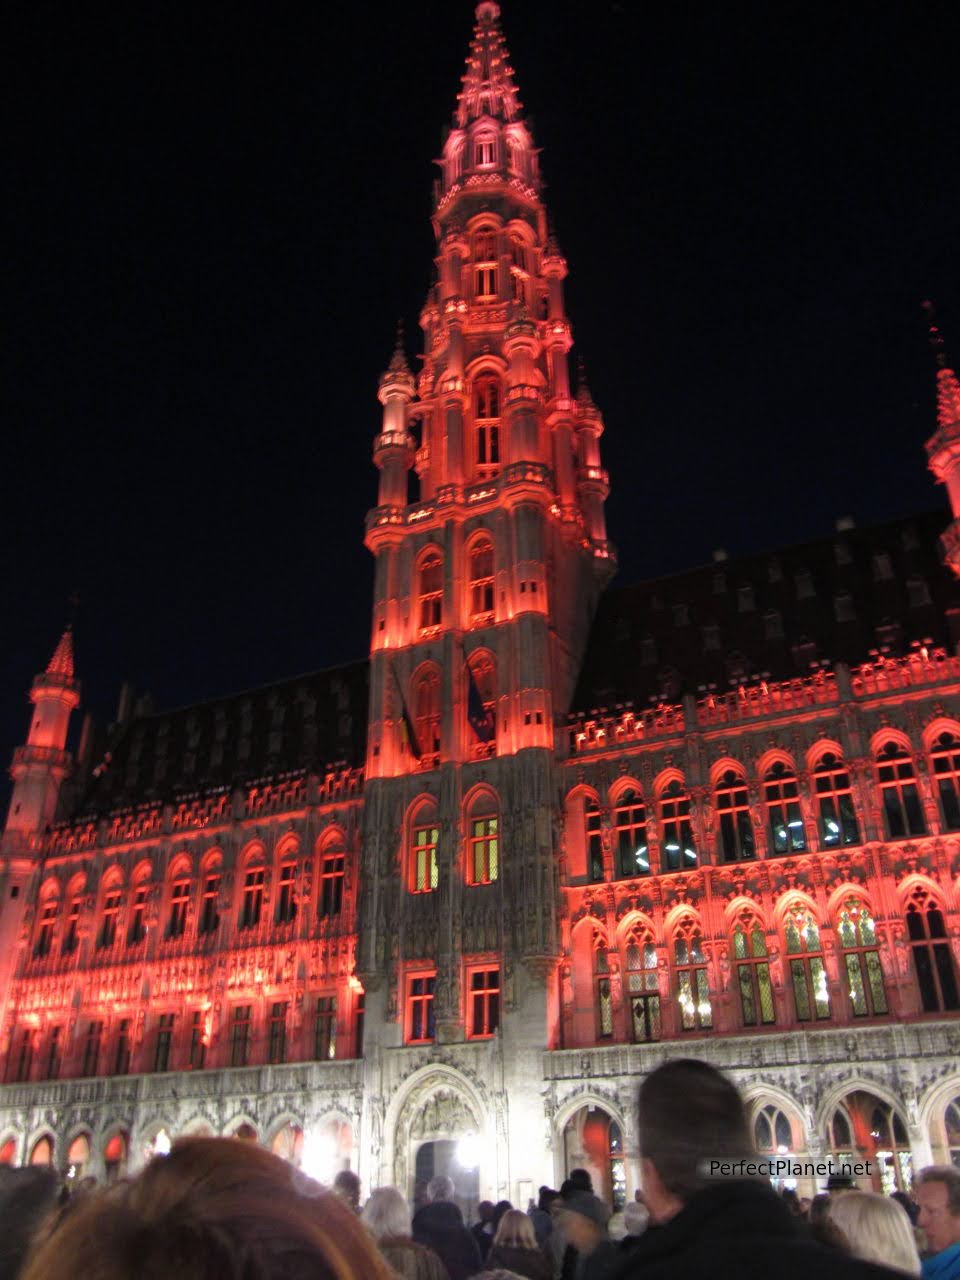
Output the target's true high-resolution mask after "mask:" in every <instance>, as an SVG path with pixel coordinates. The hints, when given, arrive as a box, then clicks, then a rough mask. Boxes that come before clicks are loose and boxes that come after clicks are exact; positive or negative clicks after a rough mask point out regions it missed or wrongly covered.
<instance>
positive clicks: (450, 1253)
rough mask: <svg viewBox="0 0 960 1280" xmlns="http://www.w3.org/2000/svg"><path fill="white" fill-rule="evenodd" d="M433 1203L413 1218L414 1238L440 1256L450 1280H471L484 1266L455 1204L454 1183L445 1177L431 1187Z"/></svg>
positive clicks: (429, 1188) (426, 1205) (431, 1200)
mask: <svg viewBox="0 0 960 1280" xmlns="http://www.w3.org/2000/svg"><path fill="white" fill-rule="evenodd" d="M427 1196H428V1199H429V1203H428V1204H425V1205H424V1206H423V1208H422V1209H418V1210H417V1212H416V1213H415V1214H414V1215H413V1238H414V1240H416V1242H417V1243H418V1244H425V1245H427V1247H428V1248H430V1249H432V1250H433V1251H434V1253H436V1254H438V1255H439V1257H440V1261H441V1262H442V1263H443V1265H444V1266H445V1267H446V1268H447V1271H448V1272H449V1275H450V1280H468V1278H469V1277H470V1276H472V1275H476V1273H477V1272H478V1271H479V1270H480V1269H481V1268H482V1266H483V1259H482V1258H481V1257H480V1249H479V1247H478V1245H477V1242H476V1240H475V1239H474V1238H473V1233H472V1232H471V1231H470V1229H469V1228H468V1227H466V1226H464V1223H463V1214H462V1213H461V1212H460V1207H459V1205H456V1204H454V1201H453V1182H452V1180H451V1179H450V1178H447V1177H445V1176H443V1175H441V1176H440V1177H437V1178H433V1179H431V1181H430V1183H429V1185H428V1187H427Z"/></svg>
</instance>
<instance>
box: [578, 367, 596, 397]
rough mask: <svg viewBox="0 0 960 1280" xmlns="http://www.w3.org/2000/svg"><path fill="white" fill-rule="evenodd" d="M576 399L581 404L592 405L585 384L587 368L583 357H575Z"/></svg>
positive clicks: (588, 389)
mask: <svg viewBox="0 0 960 1280" xmlns="http://www.w3.org/2000/svg"><path fill="white" fill-rule="evenodd" d="M577 399H578V400H579V401H580V403H581V404H593V396H592V395H591V394H590V387H589V385H588V383H587V366H586V364H585V363H584V359H583V356H577Z"/></svg>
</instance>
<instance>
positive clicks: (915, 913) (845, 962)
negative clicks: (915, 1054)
mask: <svg viewBox="0 0 960 1280" xmlns="http://www.w3.org/2000/svg"><path fill="white" fill-rule="evenodd" d="M906 923H907V934H908V938H909V945H910V950H911V957H912V962H913V972H914V978H915V981H916V984H917V989H918V993H919V997H920V1004H921V1007H922V1010H923V1012H924V1013H944V1012H950V1011H956V1010H958V1009H960V991H958V985H957V976H956V969H955V964H954V958H953V955H952V952H951V949H950V942H949V939H948V937H947V931H946V925H945V921H944V915H943V910H942V907H941V906H940V904H939V903H938V902H937V901H936V899H934V898H933V897H932V895H930V894H929V893H928V892H927V891H926V890H924V889H923V888H917V889H916V890H915V891H914V893H913V894H912V895H911V897H910V899H909V900H908V903H907V908H906ZM833 927H834V930H835V933H836V939H837V944H838V949H839V956H840V974H839V977H840V985H841V989H842V991H843V993H844V996H845V998H846V1001H847V1004H848V1007H849V1011H850V1014H851V1015H852V1016H853V1017H854V1018H876V1017H882V1016H884V1015H886V1014H888V1013H889V1012H890V1004H889V999H888V995H887V980H886V976H885V974H884V969H883V965H882V963H881V960H880V951H879V946H878V941H877V934H876V928H875V925H874V920H873V916H872V914H871V912H870V910H869V908H868V906H867V905H866V903H865V901H864V900H863V899H862V898H859V897H857V896H856V895H853V894H851V895H850V896H849V897H847V898H846V899H844V901H843V902H842V904H841V905H840V907H839V908H838V910H837V912H836V914H835V916H834V920H833ZM585 939H586V941H585ZM779 940H780V943H781V945H782V951H783V960H784V979H785V982H786V984H787V986H788V987H789V990H790V993H791V996H792V1001H793V1011H794V1015H795V1018H796V1021H797V1022H811V1023H816V1022H826V1021H829V1020H830V1019H832V1018H833V1017H834V1014H835V1010H834V1009H833V1007H832V1000H831V993H830V987H829V982H828V977H827V969H826V965H825V963H824V953H823V943H822V939H821V930H820V925H819V924H818V922H817V920H816V917H815V915H814V913H813V912H812V910H811V909H810V908H809V907H808V906H807V905H806V904H798V905H797V906H795V907H793V908H791V909H790V910H788V911H787V912H786V913H785V914H784V916H783V918H782V921H781V925H780V931H779ZM574 945H575V954H576V952H577V951H578V950H579V951H580V952H581V955H582V948H583V947H584V945H589V947H590V949H591V953H592V964H591V974H592V983H593V987H594V993H593V996H594V1008H595V1012H596V1034H597V1038H598V1039H606V1038H609V1037H612V1035H613V1031H614V1010H613V1000H612V994H611V977H610V970H611V966H610V951H609V949H608V946H607V942H606V938H605V936H604V934H603V932H602V930H601V929H600V928H599V927H598V926H596V925H594V926H593V927H592V931H590V932H589V933H588V932H587V931H586V930H581V931H580V933H579V937H577V935H575V944H574ZM666 950H667V954H668V956H669V961H670V967H671V971H672V978H671V982H672V993H671V998H672V999H673V1000H675V1002H676V1008H677V1020H678V1025H679V1028H680V1029H681V1030H682V1031H709V1030H711V1029H712V1028H713V1025H714V999H713V996H712V994H711V986H710V978H709V965H708V960H707V954H706V949H705V947H704V941H703V934H702V930H701V927H700V924H699V921H698V920H697V919H696V918H695V917H694V916H693V915H687V916H684V917H683V918H682V920H681V921H680V922H679V923H678V924H677V925H676V926H675V928H674V929H673V931H672V933H671V936H670V938H669V940H668V942H667V948H666ZM620 951H621V956H620V970H621V973H622V974H623V999H624V1001H625V1003H626V1008H627V1015H628V1019H629V1027H630V1036H631V1038H632V1039H633V1040H635V1041H638V1042H639V1041H649V1040H658V1039H660V1036H661V1000H662V998H663V993H662V991H661V986H660V978H659V960H658V948H657V944H656V940H655V937H654V933H653V930H652V928H651V927H650V926H649V925H644V924H639V923H638V924H635V925H633V926H632V927H631V928H630V929H629V930H628V932H627V933H626V935H625V937H624V938H623V941H622V944H621V948H620ZM729 958H730V970H731V981H732V986H733V988H734V991H735V993H736V997H737V1001H738V1005H739V1015H740V1021H741V1023H742V1025H743V1026H744V1027H764V1026H773V1025H775V1023H776V1021H777V1011H776V1004H775V1000H774V988H773V982H772V979H771V973H770V960H771V957H770V953H769V949H768V933H767V930H766V928H765V927H764V925H763V922H762V921H761V919H760V917H759V916H758V915H757V914H756V913H755V912H753V911H752V910H751V909H749V908H743V909H742V910H741V911H740V912H739V913H738V915H737V917H736V919H735V921H734V923H733V928H732V930H731V933H730V936H729ZM577 972H579V973H580V974H581V975H582V974H583V972H584V970H583V968H582V965H581V966H580V967H579V969H578V967H577V965H576V963H575V973H577ZM581 980H582V977H581Z"/></svg>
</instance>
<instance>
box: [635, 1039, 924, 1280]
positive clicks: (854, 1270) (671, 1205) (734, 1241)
mask: <svg viewBox="0 0 960 1280" xmlns="http://www.w3.org/2000/svg"><path fill="white" fill-rule="evenodd" d="M638 1119H639V1137H640V1168H641V1175H642V1179H643V1191H644V1196H645V1198H646V1201H647V1204H648V1206H649V1208H650V1214H651V1220H652V1222H653V1223H654V1224H655V1225H654V1226H652V1227H651V1229H650V1230H649V1231H647V1232H646V1233H645V1234H644V1235H643V1236H641V1237H640V1239H639V1240H638V1241H637V1243H636V1245H635V1246H634V1248H633V1249H632V1250H631V1251H630V1253H629V1254H627V1256H626V1257H625V1258H624V1259H623V1260H622V1262H621V1263H620V1264H619V1265H618V1267H617V1269H616V1270H615V1272H614V1273H613V1275H614V1280H630V1278H633V1277H636V1280H707V1278H708V1277H727V1276H736V1277H738V1278H742V1280H752V1278H753V1277H756V1280H768V1278H769V1277H770V1276H776V1277H777V1280H810V1277H811V1276H814V1277H816V1280H840V1277H850V1280H869V1278H870V1277H874V1278H875V1280H880V1278H881V1277H884V1276H886V1277H888V1280H889V1278H890V1277H892V1276H894V1275H895V1274H896V1273H895V1272H891V1271H888V1270H887V1269H886V1268H884V1267H878V1266H874V1265H873V1264H872V1263H868V1262H861V1261H859V1260H856V1259H854V1258H850V1257H845V1256H844V1255H843V1254H840V1253H837V1252H834V1251H832V1250H830V1249H826V1248H824V1247H823V1246H821V1245H819V1244H817V1243H816V1242H815V1241H813V1240H811V1239H810V1238H809V1236H807V1235H806V1234H805V1233H804V1231H803V1227H802V1225H801V1223H800V1222H799V1220H798V1219H797V1218H795V1217H794V1216H793V1214H792V1213H791V1212H790V1210H789V1209H788V1208H787V1206H786V1205H785V1204H784V1203H783V1201H782V1200H781V1198H780V1196H778V1195H777V1193H776V1192H775V1191H774V1190H773V1188H772V1187H771V1186H770V1184H769V1182H768V1181H765V1180H763V1181H761V1180H759V1179H757V1178H751V1177H744V1176H723V1173H724V1171H723V1170H721V1169H714V1170H712V1173H713V1176H711V1162H714V1161H715V1162H720V1161H723V1162H727V1163H728V1165H730V1166H733V1167H734V1169H735V1168H736V1162H739V1161H744V1160H751V1159H753V1160H754V1161H759V1160H760V1157H758V1156H756V1155H755V1154H754V1152H753V1145H752V1142H751V1138H750V1128H749V1124H748V1122H747V1114H746V1110H745V1108H744V1105H743V1102H742V1100H741V1098H740V1095H739V1093H738V1092H737V1090H736V1088H735V1086H734V1085H733V1084H732V1083H731V1082H730V1081H729V1080H728V1079H727V1078H726V1076H724V1075H722V1074H721V1073H720V1072H719V1071H717V1070H716V1068H715V1067H712V1066H710V1065H709V1064H708V1063H706V1062H698V1061H696V1060H695V1059H692V1058H677V1059H674V1060H673V1061H671V1062H666V1063H664V1065H663V1066H661V1067H658V1068H657V1069H656V1070H655V1071H653V1072H651V1074H650V1075H649V1076H648V1077H647V1078H646V1080H644V1082H643V1084H642V1085H641V1087H640V1100H639V1116H638ZM729 1172H730V1169H729V1168H728V1170H727V1173H729ZM901 1280H902V1276H901Z"/></svg>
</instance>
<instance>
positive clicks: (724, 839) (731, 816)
mask: <svg viewBox="0 0 960 1280" xmlns="http://www.w3.org/2000/svg"><path fill="white" fill-rule="evenodd" d="M715 800H716V806H717V816H718V817H719V819H720V856H721V857H722V859H723V861H724V862H742V861H743V860H745V859H747V858H752V857H753V856H754V846H753V823H752V822H751V821H750V802H749V800H748V799H747V780H746V778H745V777H744V775H743V773H742V772H741V771H740V770H739V769H728V770H727V771H726V773H724V775H723V777H722V778H721V779H720V781H719V782H718V783H717V789H716V794H715Z"/></svg>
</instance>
